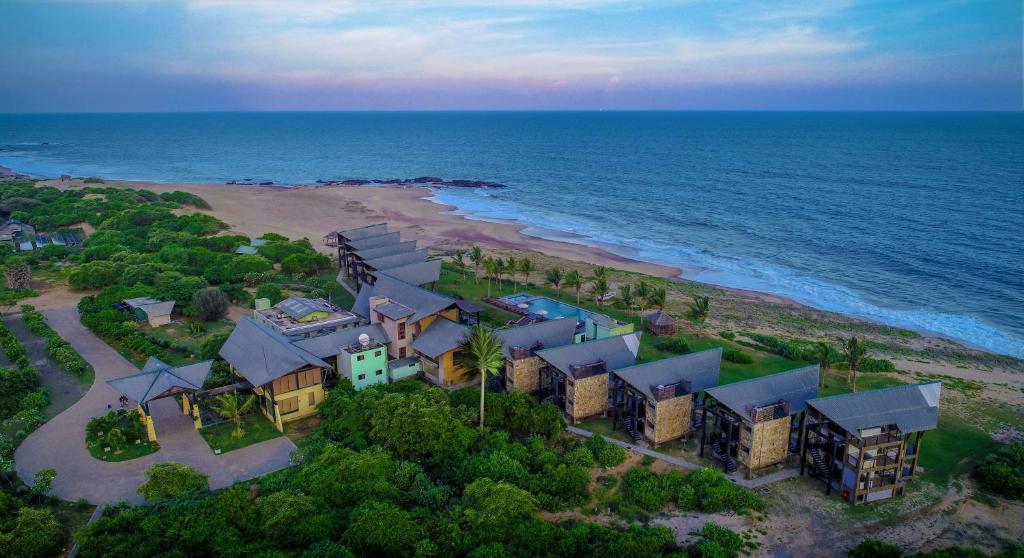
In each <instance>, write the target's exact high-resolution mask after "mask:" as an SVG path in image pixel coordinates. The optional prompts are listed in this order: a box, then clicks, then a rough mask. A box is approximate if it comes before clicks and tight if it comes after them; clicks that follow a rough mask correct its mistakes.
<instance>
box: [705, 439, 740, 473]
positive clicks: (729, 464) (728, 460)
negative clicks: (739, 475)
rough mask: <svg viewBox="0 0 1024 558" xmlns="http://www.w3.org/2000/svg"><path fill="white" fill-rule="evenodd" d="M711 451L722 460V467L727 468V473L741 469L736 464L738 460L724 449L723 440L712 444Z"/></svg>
mask: <svg viewBox="0 0 1024 558" xmlns="http://www.w3.org/2000/svg"><path fill="white" fill-rule="evenodd" d="M711 451H712V452H714V455H715V457H717V458H718V459H721V460H722V465H723V466H724V467H725V472H726V473H735V472H736V469H737V468H738V467H739V466H738V465H737V464H736V458H735V457H733V456H731V455H729V452H727V451H725V450H724V449H723V447H722V441H721V440H715V442H714V443H713V444H711Z"/></svg>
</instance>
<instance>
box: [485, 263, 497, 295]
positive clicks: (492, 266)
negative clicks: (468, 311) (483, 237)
mask: <svg viewBox="0 0 1024 558" xmlns="http://www.w3.org/2000/svg"><path fill="white" fill-rule="evenodd" d="M483 263H484V275H486V276H487V298H491V280H492V279H494V278H495V277H497V276H498V260H495V259H494V258H492V257H490V256H488V257H487V258H485V259H484V262H483Z"/></svg>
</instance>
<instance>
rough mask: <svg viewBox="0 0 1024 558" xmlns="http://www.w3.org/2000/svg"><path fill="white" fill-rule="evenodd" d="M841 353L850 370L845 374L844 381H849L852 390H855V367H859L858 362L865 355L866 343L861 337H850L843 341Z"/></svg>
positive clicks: (866, 351) (860, 361)
mask: <svg viewBox="0 0 1024 558" xmlns="http://www.w3.org/2000/svg"><path fill="white" fill-rule="evenodd" d="M843 353H845V356H846V362H847V364H849V365H850V372H849V373H848V374H847V376H846V381H847V382H850V384H851V385H852V386H853V391H857V368H858V367H860V364H861V363H862V362H864V357H865V356H867V353H868V348H867V345H865V344H864V341H862V340H861V339H858V338H856V337H851V338H849V339H847V340H846V341H845V342H843Z"/></svg>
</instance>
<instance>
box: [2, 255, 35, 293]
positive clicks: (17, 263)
mask: <svg viewBox="0 0 1024 558" xmlns="http://www.w3.org/2000/svg"><path fill="white" fill-rule="evenodd" d="M4 278H6V279H7V288H8V289H27V288H28V286H29V282H30V281H31V280H32V270H31V269H30V268H29V267H28V261H27V260H26V259H25V258H21V257H14V258H8V259H7V265H6V266H5V268H4Z"/></svg>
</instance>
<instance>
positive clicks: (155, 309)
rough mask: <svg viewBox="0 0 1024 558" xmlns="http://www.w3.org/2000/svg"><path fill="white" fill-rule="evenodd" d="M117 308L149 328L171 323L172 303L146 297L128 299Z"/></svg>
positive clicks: (171, 301)
mask: <svg viewBox="0 0 1024 558" xmlns="http://www.w3.org/2000/svg"><path fill="white" fill-rule="evenodd" d="M117 308H118V309H119V310H127V311H128V312H131V314H132V315H133V316H135V319H136V320H138V321H140V322H146V324H148V325H149V326H150V327H159V326H162V325H167V324H169V323H171V312H173V311H174V301H173V300H157V299H155V298H148V297H139V298H129V299H125V300H123V301H121V303H119V304H118V305H117Z"/></svg>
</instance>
